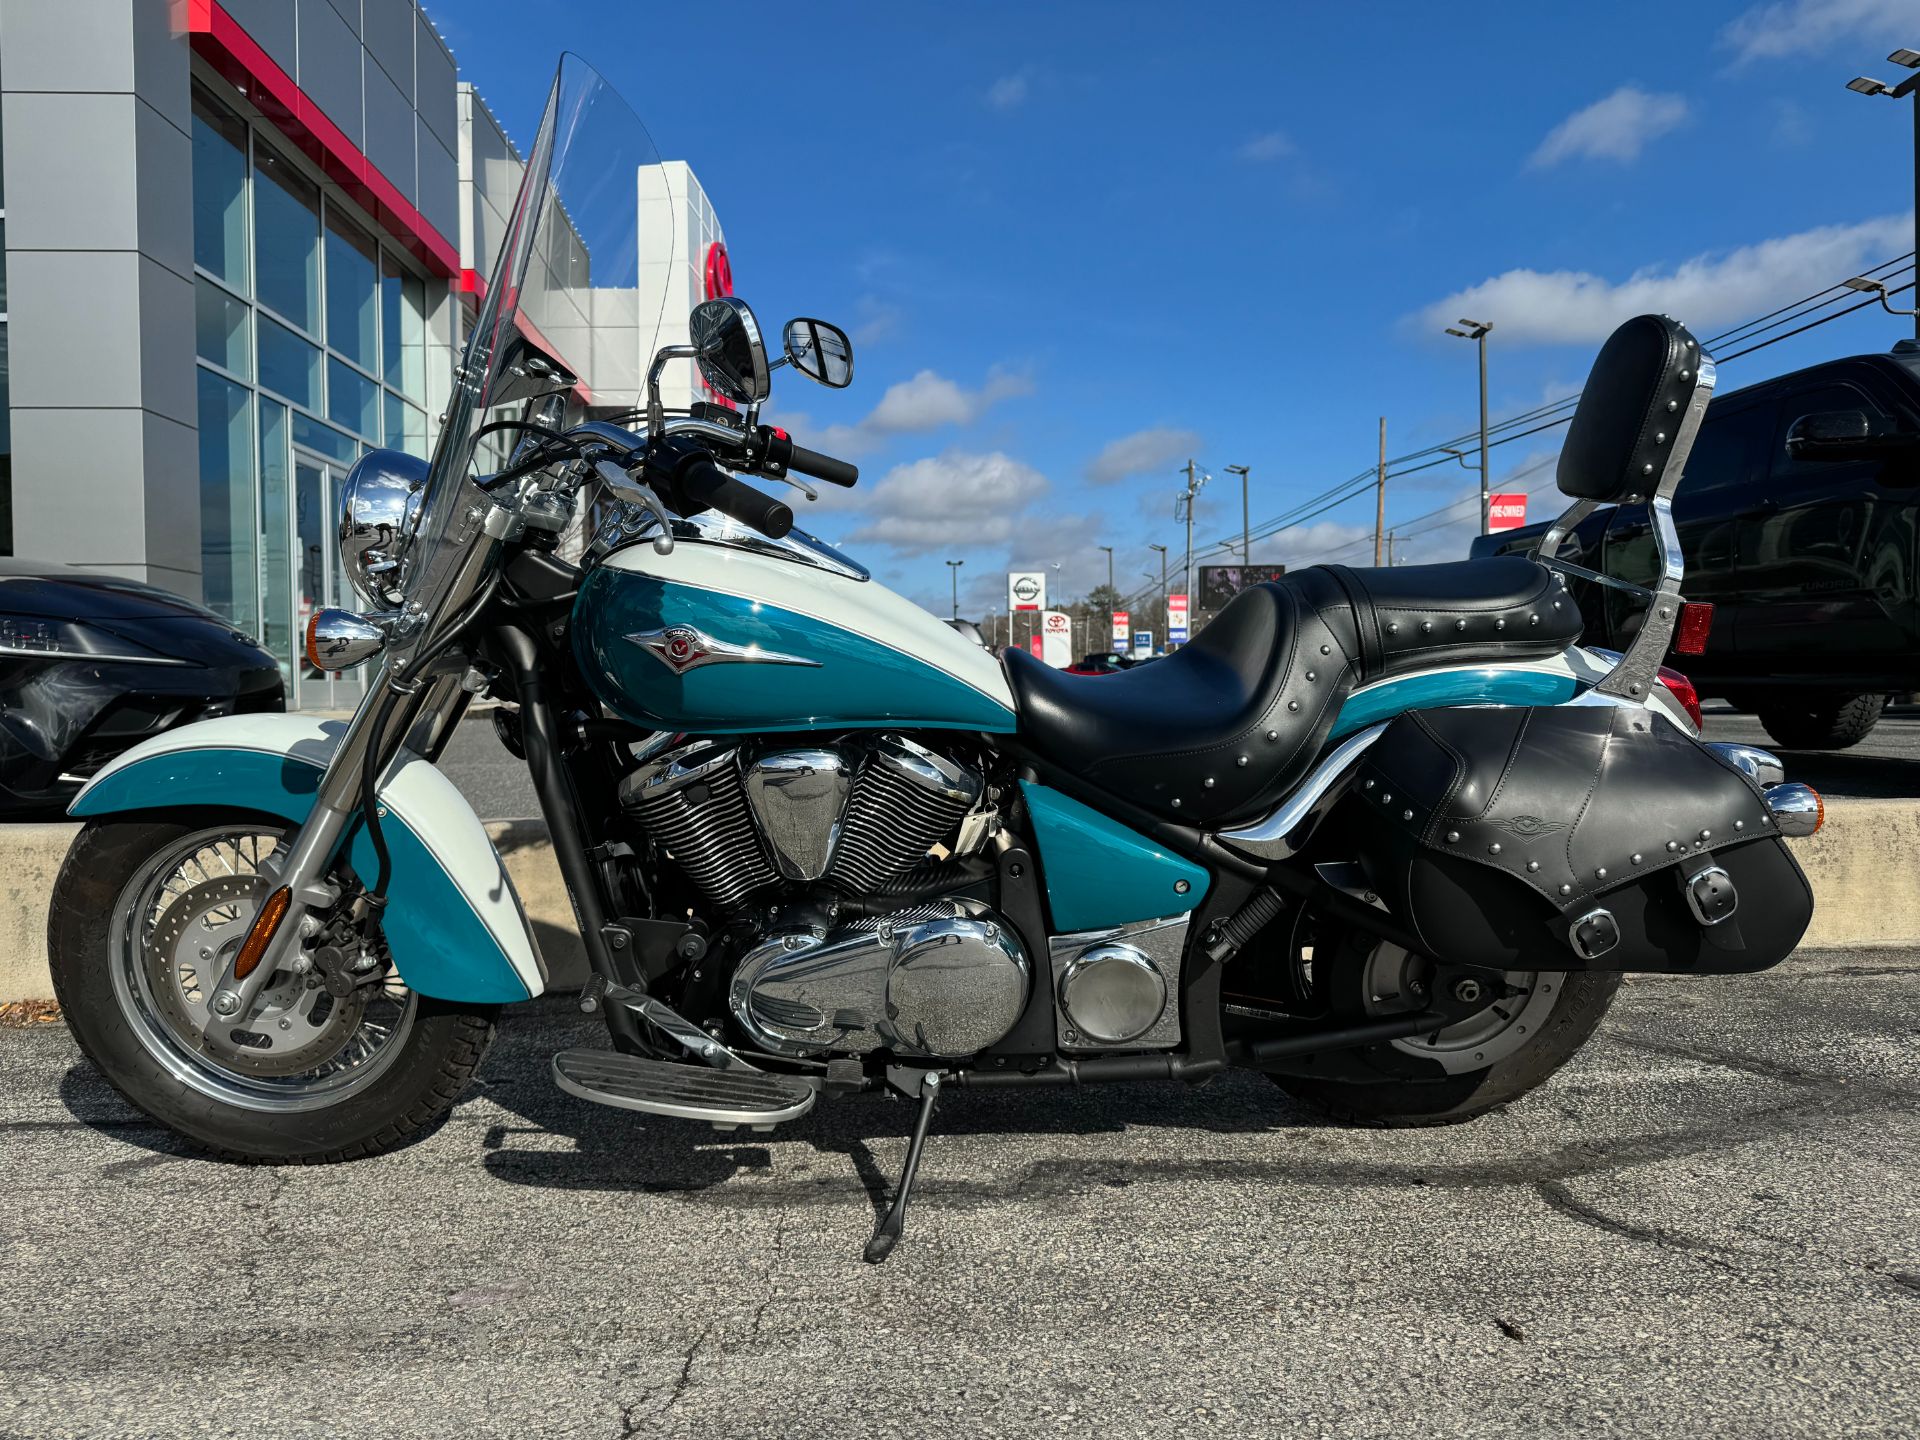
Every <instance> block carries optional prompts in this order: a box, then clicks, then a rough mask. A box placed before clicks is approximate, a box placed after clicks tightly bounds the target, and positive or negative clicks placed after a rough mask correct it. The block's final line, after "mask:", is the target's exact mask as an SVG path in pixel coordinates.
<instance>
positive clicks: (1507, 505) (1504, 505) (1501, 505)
mask: <svg viewBox="0 0 1920 1440" xmlns="http://www.w3.org/2000/svg"><path fill="white" fill-rule="evenodd" d="M1526 523H1527V496H1526V492H1525V491H1521V492H1520V493H1519V494H1515V495H1489V496H1488V497H1487V529H1488V531H1489V532H1491V531H1494V530H1518V529H1519V528H1520V527H1521V526H1522V525H1524V524H1526Z"/></svg>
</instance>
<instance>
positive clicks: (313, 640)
mask: <svg viewBox="0 0 1920 1440" xmlns="http://www.w3.org/2000/svg"><path fill="white" fill-rule="evenodd" d="M389 619H390V617H388V616H384V615H380V616H367V615H356V614H354V613H353V611H351V610H333V609H328V610H316V611H314V612H313V618H312V619H310V620H308V621H307V663H308V664H309V665H311V666H313V667H314V669H316V670H350V669H352V668H353V667H354V666H355V665H358V664H360V663H361V662H362V661H365V660H371V659H372V658H373V657H374V656H376V655H378V654H379V653H380V652H381V651H382V650H384V649H386V648H387V631H388V629H389V625H388V624H385V623H382V622H383V621H387V620H389Z"/></svg>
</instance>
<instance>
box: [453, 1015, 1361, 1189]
mask: <svg viewBox="0 0 1920 1440" xmlns="http://www.w3.org/2000/svg"><path fill="white" fill-rule="evenodd" d="M605 1043H606V1037H605V1031H604V1029H603V1028H602V1027H601V1025H600V1023H599V1022H598V1021H596V1020H587V1019H583V1018H581V1017H577V1016H575V1015H573V1014H571V1013H568V1012H564V1011H560V1010H558V1009H557V1008H553V1009H548V1008H545V1007H543V1008H542V1011H540V1012H535V1013H527V1012H523V1013H522V1014H521V1015H519V1016H517V1017H513V1018H512V1019H511V1020H510V1021H509V1023H508V1024H507V1025H506V1026H504V1027H503V1028H502V1031H501V1035H500V1040H499V1041H498V1043H497V1044H496V1045H495V1048H494V1050H493V1053H492V1054H491V1055H490V1056H489V1057H488V1060H487V1064H486V1067H485V1070H484V1072H483V1074H482V1076H481V1079H480V1080H479V1082H478V1083H477V1084H476V1086H475V1092H474V1097H473V1098H480V1099H484V1100H485V1101H487V1102H489V1103H490V1104H492V1105H494V1106H497V1107H499V1108H500V1109H502V1110H505V1111H508V1112H510V1113H511V1114H512V1115H513V1116H514V1117H516V1119H517V1120H518V1121H520V1122H524V1123H514V1122H513V1121H495V1122H493V1123H490V1124H489V1125H488V1126H487V1131H486V1137H485V1141H484V1159H483V1164H484V1165H485V1167H486V1169H487V1172H488V1173H489V1174H490V1175H492V1176H494V1177H496V1178H498V1179H501V1180H504V1181H507V1182H509V1183H511V1184H516V1185H530V1186H536V1187H547V1188H554V1189H564V1190H609V1191H631V1192H640V1193H685V1192H699V1191H705V1190H710V1189H713V1188H714V1187H717V1186H724V1185H726V1184H727V1183H728V1182H729V1181H731V1180H733V1179H735V1178H736V1177H738V1176H740V1175H742V1174H744V1173H750V1172H756V1171H757V1172H770V1171H771V1170H772V1168H773V1153H772V1150H771V1149H770V1148H769V1147H770V1145H771V1144H773V1143H779V1144H782V1145H790V1144H792V1143H794V1142H800V1143H802V1144H805V1145H808V1146H811V1147H812V1148H813V1150H814V1151H816V1152H817V1153H818V1154H819V1155H820V1156H821V1157H822V1158H823V1159H824V1158H827V1157H836V1158H837V1159H839V1160H840V1161H842V1162H843V1163H844V1164H846V1165H850V1166H851V1167H852V1169H853V1171H854V1173H855V1174H856V1175H857V1176H858V1178H859V1182H860V1184H861V1186H862V1187H863V1188H864V1189H865V1190H866V1192H867V1194H868V1195H869V1196H870V1197H871V1198H872V1200H873V1202H874V1204H875V1207H876V1209H877V1210H880V1209H884V1206H885V1203H886V1200H887V1197H888V1196H889V1194H890V1193H891V1188H892V1185H893V1180H894V1171H895V1170H896V1169H897V1168H898V1163H899V1162H898V1159H897V1156H898V1153H899V1150H900V1147H901V1146H903V1145H904V1142H905V1138H906V1135H907V1132H908V1130H909V1129H910V1128H911V1127H912V1124H913V1118H914V1106H913V1105H912V1104H910V1103H907V1102H905V1101H903V1100H901V1099H899V1098H898V1097H894V1096H892V1095H890V1094H879V1093H874V1094H866V1095H853V1096H845V1097H841V1098H838V1099H833V1100H823V1101H821V1103H820V1104H818V1105H817V1106H815V1108H814V1109H813V1110H812V1111H811V1112H809V1113H808V1114H807V1115H805V1116H804V1117H802V1118H801V1119H799V1120H796V1121H791V1122H789V1123H787V1124H785V1125H782V1126H780V1127H779V1129H778V1130H777V1131H775V1132H772V1133H771V1134H769V1135H768V1136H767V1137H766V1138H765V1139H762V1137H760V1136H758V1135H755V1134H754V1133H753V1132H751V1131H746V1130H739V1131H717V1130H714V1129H712V1128H711V1127H709V1126H706V1125H702V1124H699V1123H697V1122H693V1121H686V1120H672V1119H664V1118H656V1117H653V1116H649V1115H643V1114H639V1113H637V1112H634V1111H627V1110H619V1109H614V1108H611V1107H607V1106H601V1105H595V1104H592V1103H591V1102H588V1101H585V1100H580V1099H578V1098H576V1097H574V1096H572V1095H569V1094H567V1093H566V1092H565V1091H563V1090H561V1089H560V1088H559V1087H558V1086H556V1085H555V1084H554V1082H553V1079H552V1075H551V1073H550V1071H549V1068H548V1067H549V1063H550V1060H551V1057H552V1055H553V1054H554V1053H555V1052H556V1051H558V1050H562V1049H566V1048H568V1047H570V1046H575V1045H584V1046H592V1047H596V1048H597V1047H599V1046H603V1045H604V1044H605ZM463 1108H464V1107H463ZM1323 1123H1324V1122H1322V1121H1320V1120H1318V1119H1317V1118H1316V1117H1314V1116H1313V1115H1312V1114H1311V1113H1310V1112H1308V1111H1306V1110H1304V1109H1302V1108H1301V1107H1299V1106H1297V1105H1295V1104H1294V1103H1293V1102H1292V1101H1290V1100H1288V1099H1287V1097H1286V1096H1285V1095H1284V1094H1282V1093H1281V1091H1279V1090H1278V1089H1276V1088H1275V1087H1274V1086H1272V1085H1270V1084H1269V1083H1268V1082H1267V1081H1266V1080H1265V1079H1264V1078H1263V1077H1261V1076H1257V1075H1246V1074H1233V1073H1229V1074H1225V1075H1221V1076H1218V1077H1215V1079H1214V1080H1213V1081H1212V1082H1210V1083H1208V1084H1206V1085H1204V1086H1188V1085H1181V1084H1177V1083H1173V1082H1158V1083H1156V1082H1143V1083H1139V1084H1126V1085H1107V1086H1098V1087H1090V1088H1088V1089H1086V1090H1074V1089H1071V1088H1066V1087H1061V1088H1054V1087H1036V1088H1033V1089H993V1090H964V1089H956V1090H952V1091H949V1092H948V1093H947V1094H946V1095H945V1096H943V1098H942V1100H941V1103H940V1109H939V1111H938V1112H937V1113H936V1115H935V1118H934V1123H933V1134H934V1136H935V1137H936V1138H946V1137H964V1136H1006V1137H1029V1136H1034V1137H1039V1136H1047V1135H1063V1136H1064V1135H1072V1136H1085V1135H1093V1134H1101V1133H1108V1134H1113V1133H1119V1132H1122V1131H1125V1130H1128V1129H1131V1128H1137V1127H1140V1126H1150V1127H1165V1128H1168V1129H1178V1130H1205V1131H1213V1132H1223V1133H1242V1134H1259V1133H1265V1132H1269V1131H1279V1130H1288V1129H1296V1128H1319V1127H1320V1126H1321V1125H1322V1124H1323ZM875 1141H879V1142H881V1144H882V1146H883V1147H884V1148H885V1150H886V1152H887V1153H889V1154H890V1155H892V1156H893V1157H895V1158H890V1159H888V1160H887V1161H886V1162H884V1163H883V1162H882V1160H881V1159H880V1158H879V1155H878V1154H876V1150H875V1146H874V1143H873V1142H875ZM781 1168H782V1170H783V1171H785V1172H788V1173H790V1174H794V1175H796V1176H797V1177H798V1178H799V1179H800V1180H801V1182H802V1183H803V1184H806V1183H811V1184H814V1185H819V1186H828V1185H833V1184H835V1183H837V1182H838V1181H841V1180H843V1179H844V1177H845V1171H844V1170H842V1169H840V1168H839V1167H837V1166H835V1167H832V1168H831V1170H830V1172H829V1173H824V1174H820V1175H817V1176H808V1175H807V1174H806V1173H805V1172H806V1171H807V1169H808V1168H809V1166H808V1165H807V1163H806V1162H805V1161H801V1162H799V1163H797V1164H796V1163H795V1162H794V1161H793V1160H791V1159H790V1158H783V1160H782V1166H781ZM741 1203H751V1202H749V1201H748V1200H747V1199H746V1197H745V1196H742V1197H741Z"/></svg>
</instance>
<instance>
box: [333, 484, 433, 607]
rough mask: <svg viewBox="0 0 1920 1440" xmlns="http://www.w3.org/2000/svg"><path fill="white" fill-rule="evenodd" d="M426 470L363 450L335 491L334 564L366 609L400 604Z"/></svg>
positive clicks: (423, 490)
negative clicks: (337, 555) (337, 526)
mask: <svg viewBox="0 0 1920 1440" xmlns="http://www.w3.org/2000/svg"><path fill="white" fill-rule="evenodd" d="M427 470H428V465H427V462H426V461H425V460H422V459H420V458H419V457H418V456H417V455H408V454H405V453H404V452H402V451H399V450H369V451H368V452H367V453H366V454H365V455H362V456H361V457H360V459H359V460H357V461H355V462H354V466H353V468H352V469H351V470H349V471H347V478H346V480H345V481H344V482H343V483H342V485H341V487H340V537H339V540H340V565H341V568H342V569H343V570H344V571H345V572H346V575H347V578H348V579H349V580H351V581H352V582H353V588H354V589H355V590H357V591H359V592H360V594H361V596H362V597H363V598H364V599H366V601H367V602H368V603H369V604H371V605H376V606H378V607H380V608H381V609H383V610H384V609H391V608H393V607H394V606H397V605H398V604H399V603H400V590H401V581H402V578H403V573H404V572H403V566H404V563H405V561H406V556H407V548H408V547H409V546H410V545H412V543H413V527H414V523H415V521H416V520H417V519H418V517H419V510H420V497H421V495H422V494H424V493H425V491H426V485H427Z"/></svg>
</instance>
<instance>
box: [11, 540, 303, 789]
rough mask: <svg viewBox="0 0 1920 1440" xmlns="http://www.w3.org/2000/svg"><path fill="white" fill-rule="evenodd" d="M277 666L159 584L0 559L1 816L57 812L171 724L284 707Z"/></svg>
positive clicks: (242, 637) (248, 642)
mask: <svg viewBox="0 0 1920 1440" xmlns="http://www.w3.org/2000/svg"><path fill="white" fill-rule="evenodd" d="M284 709H286V690H285V685H284V682H283V681H282V679H281V676H280V667H279V666H278V665H277V664H275V663H274V659H273V657H272V656H271V655H269V654H268V653H267V652H266V651H264V650H262V649H261V648H260V647H259V646H258V645H256V644H255V643H254V642H253V639H252V637H250V636H247V635H243V634H241V633H240V632H239V631H238V630H235V629H234V628H233V626H232V625H230V624H229V623H228V622H227V621H225V620H223V619H222V618H221V617H220V616H218V615H216V614H215V613H214V612H213V611H211V610H207V609H204V608H202V607H201V606H199V605H195V604H194V603H193V602H191V601H189V600H183V599H181V598H180V597H179V596H178V595H172V594H169V593H168V592H167V591H165V590H160V589H157V588H155V587H154V586H152V585H142V584H139V583H138V582H136V581H132V580H122V579H119V578H117V577H115V576H112V575H101V574H96V573H93V572H90V571H85V570H76V569H73V568H71V567H69V566H65V565H45V564H36V563H34V562H32V561H27V560H8V559H0V818H4V819H10V820H19V819H31V818H35V817H44V816H54V815H58V814H59V813H60V812H62V811H63V810H64V809H65V808H66V804H67V801H68V800H70V799H72V797H73V794H74V792H75V791H77V790H78V789H79V788H80V782H81V781H83V780H85V779H86V778H87V777H88V776H89V775H91V774H93V772H94V771H96V770H98V769H99V768H100V767H101V766H102V765H104V764H106V763H107V761H109V760H111V759H112V758H113V757H114V756H116V755H118V754H119V753H120V752H121V751H123V750H125V749H127V748H128V747H130V746H132V745H134V744H136V743H138V742H139V741H141V740H144V739H146V738H147V737H148V736H149V735H154V734H157V733H159V732H160V731H162V730H169V729H172V728H173V727H174V726H176V725H185V724H187V723H188V722H190V721H194V720H205V719H208V718H210V717H212V716H215V715H231V714H234V713H235V712H237V711H251V710H284Z"/></svg>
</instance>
